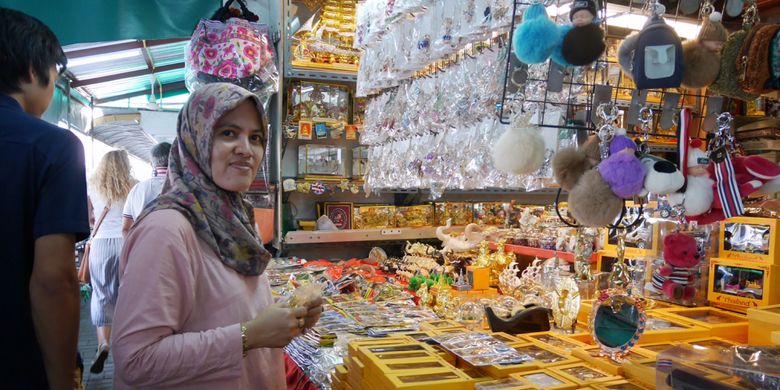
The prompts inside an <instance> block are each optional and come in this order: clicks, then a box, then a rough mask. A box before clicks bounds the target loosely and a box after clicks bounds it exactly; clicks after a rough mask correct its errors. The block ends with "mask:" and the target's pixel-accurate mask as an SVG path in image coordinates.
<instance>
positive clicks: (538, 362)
mask: <svg viewBox="0 0 780 390" xmlns="http://www.w3.org/2000/svg"><path fill="white" fill-rule="evenodd" d="M510 346H511V347H512V348H514V349H515V350H516V351H517V352H519V353H521V354H525V355H528V356H530V357H532V358H533V360H531V361H527V362H523V363H520V364H510V365H492V366H484V367H478V369H479V370H481V371H482V372H483V373H485V374H486V375H490V376H492V377H493V378H506V377H508V376H509V375H510V374H513V373H516V372H525V371H533V370H539V369H543V368H547V367H554V366H560V365H564V364H571V363H576V362H578V361H579V359H577V358H575V357H573V356H570V355H568V354H564V353H563V352H553V351H551V350H548V349H545V348H542V347H541V346H539V345H537V344H534V343H528V342H526V343H513V344H511V345H510Z"/></svg>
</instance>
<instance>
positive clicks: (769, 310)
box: [747, 305, 780, 345]
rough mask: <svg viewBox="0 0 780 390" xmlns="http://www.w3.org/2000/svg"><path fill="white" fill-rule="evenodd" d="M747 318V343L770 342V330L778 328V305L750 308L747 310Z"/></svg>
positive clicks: (759, 343)
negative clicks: (748, 325)
mask: <svg viewBox="0 0 780 390" xmlns="http://www.w3.org/2000/svg"><path fill="white" fill-rule="evenodd" d="M747 318H748V322H749V323H750V328H749V331H748V344H750V345H769V344H772V335H771V332H776V331H778V330H780V305H772V306H766V307H761V308H750V309H748V311H747Z"/></svg>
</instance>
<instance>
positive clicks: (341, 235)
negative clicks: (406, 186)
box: [284, 227, 462, 244]
mask: <svg viewBox="0 0 780 390" xmlns="http://www.w3.org/2000/svg"><path fill="white" fill-rule="evenodd" d="M453 229H454V230H455V231H457V229H458V228H457V227H455V228H453ZM461 229H462V227H461ZM432 238H436V228H435V227H420V228H386V229H361V230H354V229H353V230H334V231H319V230H315V231H301V230H299V231H292V232H287V235H286V236H284V242H285V244H327V243H339V242H365V241H400V240H422V239H432Z"/></svg>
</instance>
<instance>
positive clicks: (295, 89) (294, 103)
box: [288, 81, 349, 123]
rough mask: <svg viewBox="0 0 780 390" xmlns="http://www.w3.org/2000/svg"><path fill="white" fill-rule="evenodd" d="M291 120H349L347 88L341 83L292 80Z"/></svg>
mask: <svg viewBox="0 0 780 390" xmlns="http://www.w3.org/2000/svg"><path fill="white" fill-rule="evenodd" d="M289 93H290V96H289V99H288V101H289V102H290V113H289V114H290V115H292V121H293V122H298V121H299V120H301V119H304V120H311V121H313V122H315V123H316V122H339V123H348V122H349V88H348V87H347V86H343V85H335V84H325V83H316V82H310V81H299V82H294V83H293V84H292V85H291V88H290V90H289Z"/></svg>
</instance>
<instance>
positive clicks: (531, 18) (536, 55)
mask: <svg viewBox="0 0 780 390" xmlns="http://www.w3.org/2000/svg"><path fill="white" fill-rule="evenodd" d="M559 42H560V32H559V30H558V26H557V25H556V24H555V22H553V21H552V20H550V17H549V16H547V10H546V9H545V8H544V4H542V3H537V4H532V5H530V6H529V7H528V8H527V9H526V10H525V12H524V13H523V22H522V23H520V26H519V27H518V28H517V29H516V30H515V33H514V35H513V36H512V47H513V48H514V53H515V56H516V57H517V59H518V60H520V62H523V63H526V64H541V63H542V62H545V61H547V59H548V58H550V55H552V53H553V50H555V46H556V45H558V44H559Z"/></svg>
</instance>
